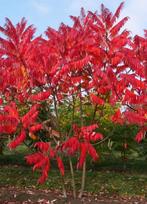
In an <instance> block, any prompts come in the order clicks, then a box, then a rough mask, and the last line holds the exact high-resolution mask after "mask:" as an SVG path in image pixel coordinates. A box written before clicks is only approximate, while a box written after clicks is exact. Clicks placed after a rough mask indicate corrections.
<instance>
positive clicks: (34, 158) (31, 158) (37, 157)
mask: <svg viewBox="0 0 147 204" xmlns="http://www.w3.org/2000/svg"><path fill="white" fill-rule="evenodd" d="M25 159H26V161H27V163H28V164H36V163H38V162H39V161H41V160H42V159H43V155H42V153H40V152H36V153H34V154H31V155H28V156H26V157H25Z"/></svg>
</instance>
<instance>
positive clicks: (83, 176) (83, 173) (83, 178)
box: [78, 160, 86, 198]
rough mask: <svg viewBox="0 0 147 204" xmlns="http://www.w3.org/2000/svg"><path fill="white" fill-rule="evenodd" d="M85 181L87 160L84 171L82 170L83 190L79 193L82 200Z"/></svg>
mask: <svg viewBox="0 0 147 204" xmlns="http://www.w3.org/2000/svg"><path fill="white" fill-rule="evenodd" d="M85 180H86V160H85V162H84V164H83V170H82V183H81V189H80V193H79V196H78V197H79V198H82V196H83V192H84V188H85Z"/></svg>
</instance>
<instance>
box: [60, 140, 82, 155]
mask: <svg viewBox="0 0 147 204" xmlns="http://www.w3.org/2000/svg"><path fill="white" fill-rule="evenodd" d="M79 148H80V142H79V140H78V138H77V137H71V138H69V139H68V140H67V141H65V142H64V143H63V145H62V150H63V151H67V153H68V155H73V154H74V153H76V152H77V151H78V150H79Z"/></svg>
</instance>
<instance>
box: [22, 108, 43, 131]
mask: <svg viewBox="0 0 147 204" xmlns="http://www.w3.org/2000/svg"><path fill="white" fill-rule="evenodd" d="M38 113H39V112H38V111H36V112H34V113H32V115H30V114H29V115H30V117H29V118H28V116H27V117H26V118H25V119H24V118H22V123H23V127H24V128H29V126H30V125H31V124H34V123H35V121H36V119H37V117H38Z"/></svg>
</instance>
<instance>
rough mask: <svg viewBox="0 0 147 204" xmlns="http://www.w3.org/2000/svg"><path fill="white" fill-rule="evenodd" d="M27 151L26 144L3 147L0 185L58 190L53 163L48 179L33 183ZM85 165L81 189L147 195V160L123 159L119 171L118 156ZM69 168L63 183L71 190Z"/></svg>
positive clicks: (34, 176)
mask: <svg viewBox="0 0 147 204" xmlns="http://www.w3.org/2000/svg"><path fill="white" fill-rule="evenodd" d="M29 152H30V151H29V150H27V149H26V148H21V149H17V150H16V151H14V152H9V151H6V152H4V155H1V156H0V187H2V186H3V187H4V186H15V187H19V188H24V187H26V188H37V189H53V190H57V189H58V190H61V189H62V182H61V177H60V173H59V171H58V170H57V168H56V167H55V166H54V165H53V169H52V170H51V171H50V173H49V177H48V180H47V182H46V183H45V184H43V185H38V184H37V179H38V178H39V172H32V170H31V168H30V166H27V164H26V162H25V160H24V155H26V153H27V154H28V153H29ZM90 165H91V164H89V166H88V171H87V176H86V188H85V191H87V192H91V193H100V194H118V195H130V196H132V195H135V196H136V195H142V196H147V164H146V162H145V161H142V160H130V161H127V168H126V171H123V164H122V161H121V160H112V159H107V160H102V161H99V162H98V163H97V164H96V165H91V166H90ZM75 177H76V186H77V189H79V188H80V181H81V172H80V171H75ZM70 178H71V176H70V172H69V170H68V168H66V172H65V183H66V184H65V185H66V187H67V189H68V190H69V191H70V190H71V184H70V182H71V181H70Z"/></svg>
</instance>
